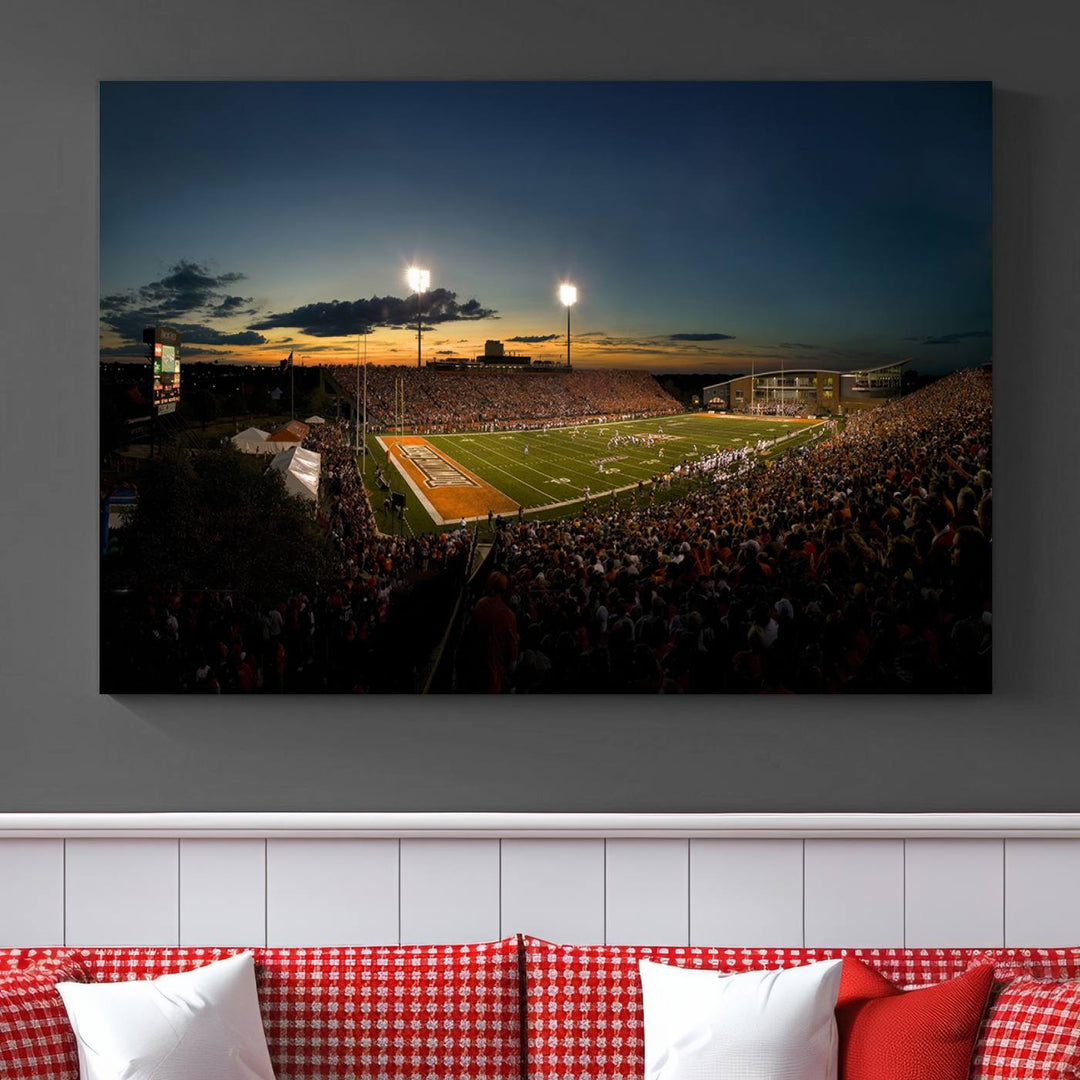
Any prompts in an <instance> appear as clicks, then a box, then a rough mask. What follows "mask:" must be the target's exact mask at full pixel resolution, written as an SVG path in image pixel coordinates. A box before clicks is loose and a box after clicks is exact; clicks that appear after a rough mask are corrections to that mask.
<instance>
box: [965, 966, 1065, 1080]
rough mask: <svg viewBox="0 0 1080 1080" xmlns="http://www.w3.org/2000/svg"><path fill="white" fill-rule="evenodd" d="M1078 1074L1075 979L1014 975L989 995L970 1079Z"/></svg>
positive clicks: (1038, 1079)
mask: <svg viewBox="0 0 1080 1080" xmlns="http://www.w3.org/2000/svg"><path fill="white" fill-rule="evenodd" d="M1078 1074H1080V982H1078V981H1076V980H1063V981H1058V980H1048V979H1032V978H1023V977H1021V978H1018V979H1014V980H1012V981H1011V982H1008V983H1006V984H1005V985H1004V986H1002V987H999V988H998V989H997V990H996V991H995V993H994V994H993V996H992V998H991V1004H990V1009H989V1011H988V1013H987V1016H986V1019H985V1021H984V1022H983V1026H982V1031H981V1032H980V1035H979V1041H978V1044H977V1046H976V1048H975V1060H974V1063H973V1065H972V1070H971V1080H1072V1078H1074V1077H1076V1076H1077V1075H1078Z"/></svg>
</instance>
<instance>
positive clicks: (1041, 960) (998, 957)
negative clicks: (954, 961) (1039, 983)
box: [971, 949, 1080, 981]
mask: <svg viewBox="0 0 1080 1080" xmlns="http://www.w3.org/2000/svg"><path fill="white" fill-rule="evenodd" d="M971 963H972V966H974V965H976V964H993V965H994V978H995V979H998V980H1001V981H1004V980H1006V979H1015V978H1017V977H1018V976H1030V977H1031V978H1033V979H1080V949H977V950H976V951H975V952H974V953H973V954H972V957H971Z"/></svg>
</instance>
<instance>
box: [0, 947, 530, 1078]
mask: <svg viewBox="0 0 1080 1080" xmlns="http://www.w3.org/2000/svg"><path fill="white" fill-rule="evenodd" d="M53 951H55V950H47V949H46V950H42V949H39V950H8V951H7V954H6V955H5V954H4V953H3V952H0V971H2V968H3V966H4V964H5V962H6V963H8V964H15V965H16V966H18V965H20V964H22V963H26V962H28V961H29V960H31V959H33V958H37V957H40V956H42V955H47V954H49V953H50V952H53ZM242 951H243V950H241V949H211V948H204V949H166V948H123V949H119V948H117V949H84V950H81V951H80V955H81V956H83V957H84V958H85V961H86V964H87V966H88V968H89V969H90V971H91V972H92V973H93V975H94V977H95V978H96V979H98V980H99V981H113V980H123V979H145V978H156V977H157V976H158V975H163V974H165V973H166V972H171V971H187V970H189V969H191V968H194V967H201V966H202V965H203V964H208V963H211V962H212V961H214V960H220V959H223V958H224V957H226V956H233V955H235V954H236V953H238V952H242ZM252 952H254V954H255V974H256V980H257V982H258V987H259V1007H260V1009H261V1010H262V1017H263V1027H264V1028H265V1030H266V1041H267V1044H268V1045H269V1047H270V1057H271V1060H272V1062H273V1065H274V1072H275V1075H276V1076H277V1080H420V1078H423V1080H520V1077H521V1072H522V1067H521V1007H520V990H519V988H520V980H519V970H518V949H517V939H516V938H507V939H506V940H503V941H497V942H487V943H482V944H477V945H433V946H421V945H401V946H397V945H387V946H373V947H344V946H343V947H341V948H328V947H320V948H310V949H253V950H252ZM5 1080H6V1077H5ZM20 1080H21V1078H20Z"/></svg>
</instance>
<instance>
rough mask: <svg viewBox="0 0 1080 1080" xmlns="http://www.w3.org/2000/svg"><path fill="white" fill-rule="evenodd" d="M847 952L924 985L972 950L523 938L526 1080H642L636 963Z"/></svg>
mask: <svg viewBox="0 0 1080 1080" xmlns="http://www.w3.org/2000/svg"><path fill="white" fill-rule="evenodd" d="M844 955H851V956H857V957H859V958H860V959H862V960H865V961H866V963H867V964H869V965H870V966H871V967H872V968H874V969H876V970H877V971H880V972H881V973H882V974H883V975H884V976H885V977H886V978H887V979H889V980H890V982H893V983H896V984H898V985H900V986H905V987H910V986H922V985H927V984H930V983H936V982H941V981H943V980H945V979H949V978H953V977H954V976H956V975H960V974H962V973H963V972H964V971H966V970H967V968H968V966H969V964H970V962H971V955H972V951H971V950H970V949H766V948H761V949H747V948H742V949H739V948H732V949H726V948H706V947H699V946H644V945H555V944H552V943H551V942H547V941H542V940H540V939H539V938H529V937H527V938H525V939H524V976H525V1001H526V1039H527V1047H528V1070H529V1077H530V1078H532V1080H617V1078H638V1077H640V1076H642V1075H643V1069H644V1029H643V1023H642V1005H641V982H640V979H639V977H638V961H639V960H654V961H656V962H657V963H661V964H674V965H677V966H679V967H698V968H710V969H713V970H716V971H724V972H737V971H752V970H754V969H756V968H786V967H795V966H797V965H799V964H810V963H814V962H816V961H819V960H831V959H834V958H836V957H840V956H844Z"/></svg>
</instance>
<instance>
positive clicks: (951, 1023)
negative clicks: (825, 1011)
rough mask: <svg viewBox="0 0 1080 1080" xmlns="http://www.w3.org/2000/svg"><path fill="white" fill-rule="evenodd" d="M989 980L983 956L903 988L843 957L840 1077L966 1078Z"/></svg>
mask: <svg viewBox="0 0 1080 1080" xmlns="http://www.w3.org/2000/svg"><path fill="white" fill-rule="evenodd" d="M993 981H994V969H993V967H991V966H990V965H989V964H987V965H985V966H983V967H977V968H972V969H971V970H970V971H967V972H965V973H964V974H963V975H961V976H960V977H959V978H956V979H950V980H949V981H948V982H943V983H938V984H937V985H936V986H927V987H923V988H921V989H919V990H907V991H904V990H900V989H899V988H898V987H896V986H893V984H892V983H891V982H889V980H888V979H886V978H885V977H884V976H883V975H879V974H878V973H877V972H876V971H874V969H873V968H871V967H868V966H867V965H866V964H864V963H863V962H862V961H861V960H856V959H855V958H854V957H851V956H847V957H845V958H844V968H843V973H842V975H841V978H840V995H839V998H838V999H837V1003H836V1021H837V1026H838V1027H839V1030H840V1080H967V1078H968V1072H969V1070H970V1068H971V1058H972V1054H973V1053H974V1050H975V1040H976V1038H977V1037H978V1034H979V1024H980V1022H981V1021H982V1016H983V1011H984V1009H985V1007H986V999H987V997H988V995H989V993H990V987H991V985H992V984H993Z"/></svg>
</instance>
